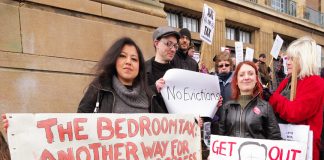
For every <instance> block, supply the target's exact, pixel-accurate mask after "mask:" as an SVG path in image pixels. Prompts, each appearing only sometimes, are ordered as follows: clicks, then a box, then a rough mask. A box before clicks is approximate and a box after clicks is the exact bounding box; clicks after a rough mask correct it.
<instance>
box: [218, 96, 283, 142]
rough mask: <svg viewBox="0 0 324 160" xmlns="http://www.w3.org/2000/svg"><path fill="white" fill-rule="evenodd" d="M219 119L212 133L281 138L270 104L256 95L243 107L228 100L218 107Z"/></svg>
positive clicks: (243, 136)
mask: <svg viewBox="0 0 324 160" xmlns="http://www.w3.org/2000/svg"><path fill="white" fill-rule="evenodd" d="M220 109H221V110H220V120H219V122H218V123H217V124H216V125H215V126H216V127H215V128H213V131H212V133H214V134H218V135H225V136H233V137H242V138H257V139H276V140H277V139H281V135H280V129H279V125H278V123H277V120H276V117H275V115H274V113H273V110H272V108H271V106H270V105H269V104H268V103H267V102H266V101H264V100H262V99H261V98H259V97H258V96H256V97H254V98H253V99H252V100H251V101H250V102H249V103H248V104H247V105H246V106H245V107H244V108H242V107H241V106H240V104H239V103H238V102H237V101H234V100H231V101H228V102H227V103H226V104H224V106H222V107H221V108H220Z"/></svg>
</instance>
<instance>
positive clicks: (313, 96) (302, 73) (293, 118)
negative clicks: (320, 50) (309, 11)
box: [269, 37, 324, 160]
mask: <svg viewBox="0 0 324 160" xmlns="http://www.w3.org/2000/svg"><path fill="white" fill-rule="evenodd" d="M287 56H288V61H287V68H288V75H291V73H292V72H293V65H294V63H293V61H295V65H296V66H295V68H296V73H297V88H296V95H295V98H294V99H293V100H290V88H291V76H289V77H288V78H286V79H284V80H283V81H282V82H281V83H280V85H279V87H278V88H277V90H276V91H275V92H274V94H273V95H272V96H271V97H270V99H269V103H270V105H271V106H272V107H273V110H274V111H275V113H277V114H278V116H279V118H281V119H283V120H285V121H286V122H287V123H292V124H303V125H309V126H310V129H311V130H312V131H313V160H319V147H320V141H321V131H322V124H323V106H324V80H323V79H322V78H321V77H320V76H319V65H318V64H317V49H316V42H315V40H313V39H312V38H310V37H302V38H299V39H298V40H296V41H294V42H292V43H291V44H290V45H289V47H288V49H287Z"/></svg>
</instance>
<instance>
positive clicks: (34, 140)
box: [7, 113, 201, 160]
mask: <svg viewBox="0 0 324 160" xmlns="http://www.w3.org/2000/svg"><path fill="white" fill-rule="evenodd" d="M7 117H8V119H9V124H10V127H9V130H8V142H9V148H10V153H11V158H12V160H24V159H26V160H32V159H37V160H57V159H69V160H74V159H76V160H81V159H82V160H90V159H91V160H106V159H110V160H112V159H127V160H138V159H141V160H142V159H143V160H146V159H165V160H172V159H190V160H196V159H197V160H200V159H201V150H200V128H199V127H198V126H197V124H196V123H195V120H194V116H193V115H171V114H62V113H59V114H7Z"/></svg>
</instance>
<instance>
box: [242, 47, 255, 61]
mask: <svg viewBox="0 0 324 160" xmlns="http://www.w3.org/2000/svg"><path fill="white" fill-rule="evenodd" d="M253 54H254V49H252V48H249V47H246V50H245V59H244V60H245V61H251V62H253Z"/></svg>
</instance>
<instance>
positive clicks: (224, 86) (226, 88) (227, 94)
mask: <svg viewBox="0 0 324 160" xmlns="http://www.w3.org/2000/svg"><path fill="white" fill-rule="evenodd" d="M233 75H234V74H233V72H231V75H230V76H229V77H228V78H227V80H226V81H223V80H221V79H220V78H219V87H220V91H221V95H222V97H223V104H225V103H226V102H227V101H229V100H231V96H232V87H231V82H232V78H233Z"/></svg>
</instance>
